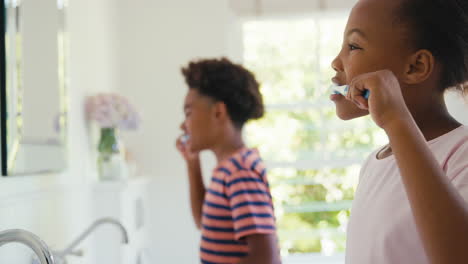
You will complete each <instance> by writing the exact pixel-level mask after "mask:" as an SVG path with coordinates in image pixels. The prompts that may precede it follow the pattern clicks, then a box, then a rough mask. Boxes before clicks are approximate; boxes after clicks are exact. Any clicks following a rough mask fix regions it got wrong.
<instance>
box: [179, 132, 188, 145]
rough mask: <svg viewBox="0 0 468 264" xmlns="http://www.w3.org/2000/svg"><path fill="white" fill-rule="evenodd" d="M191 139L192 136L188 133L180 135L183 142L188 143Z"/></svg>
mask: <svg viewBox="0 0 468 264" xmlns="http://www.w3.org/2000/svg"><path fill="white" fill-rule="evenodd" d="M189 139H190V136H189V135H187V134H184V135H182V136H181V137H180V141H182V143H183V144H186V143H187V141H188V140H189Z"/></svg>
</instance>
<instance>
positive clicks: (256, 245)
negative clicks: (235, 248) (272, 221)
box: [239, 234, 281, 264]
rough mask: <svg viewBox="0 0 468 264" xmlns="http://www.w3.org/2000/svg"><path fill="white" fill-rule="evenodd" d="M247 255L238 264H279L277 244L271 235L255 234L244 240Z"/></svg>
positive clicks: (274, 237)
mask: <svg viewBox="0 0 468 264" xmlns="http://www.w3.org/2000/svg"><path fill="white" fill-rule="evenodd" d="M245 240H246V241H247V245H248V247H249V255H248V256H247V257H246V258H244V259H242V261H241V262H240V263H239V264H280V263H281V260H280V256H279V253H278V243H277V242H276V236H275V235H273V234H255V235H250V236H247V237H246V238H245Z"/></svg>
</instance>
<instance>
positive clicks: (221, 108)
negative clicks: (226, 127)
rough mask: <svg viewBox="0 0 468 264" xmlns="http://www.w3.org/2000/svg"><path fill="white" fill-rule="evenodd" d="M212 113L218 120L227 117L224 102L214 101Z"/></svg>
mask: <svg viewBox="0 0 468 264" xmlns="http://www.w3.org/2000/svg"><path fill="white" fill-rule="evenodd" d="M214 115H215V118H216V119H218V120H226V119H229V114H228V111H227V107H226V104H225V103H224V102H216V103H215V105H214Z"/></svg>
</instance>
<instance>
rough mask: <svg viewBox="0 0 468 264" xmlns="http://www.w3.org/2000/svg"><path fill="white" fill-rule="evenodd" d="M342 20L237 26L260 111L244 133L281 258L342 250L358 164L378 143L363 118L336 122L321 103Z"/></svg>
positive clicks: (329, 108)
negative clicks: (263, 176)
mask: <svg viewBox="0 0 468 264" xmlns="http://www.w3.org/2000/svg"><path fill="white" fill-rule="evenodd" d="M345 23H346V15H345V14H343V15H333V16H321V17H317V18H314V19H277V20H261V21H247V22H245V23H244V25H243V34H244V63H245V65H246V66H247V67H248V68H249V69H251V70H252V71H253V72H254V73H255V74H256V76H257V78H258V80H259V81H260V83H261V84H262V93H263V97H264V100H265V105H266V108H267V113H266V116H265V117H264V118H263V119H261V120H259V121H255V122H251V123H249V124H248V125H247V127H246V132H245V133H246V138H247V141H248V143H249V144H250V145H253V146H257V147H258V148H259V150H260V152H261V154H262V155H263V158H264V160H265V161H266V163H267V166H268V168H269V180H270V185H271V190H272V194H273V197H274V202H275V209H276V215H277V224H278V233H279V238H280V243H281V253H282V255H283V256H284V257H285V259H290V261H286V260H285V262H286V263H309V262H310V261H311V260H312V259H313V258H315V257H317V255H324V256H337V255H338V256H340V255H342V254H343V252H344V249H345V240H346V237H345V235H346V232H345V230H346V224H347V221H348V218H349V214H350V211H349V209H350V206H351V202H352V200H353V196H354V191H355V188H356V185H357V181H358V176H359V175H358V174H359V169H360V164H361V163H362V162H363V160H364V159H365V157H366V156H367V155H368V154H369V153H370V152H371V151H372V150H373V149H374V148H376V146H377V145H382V143H383V142H384V141H385V136H384V135H383V134H382V133H381V132H379V129H378V128H377V127H376V126H375V125H373V124H372V122H371V120H370V119H369V118H361V119H356V120H353V121H348V122H344V121H341V120H340V119H338V118H337V117H336V115H335V106H334V104H333V102H331V101H330V100H329V94H330V91H329V90H328V87H329V86H330V84H331V81H330V79H331V78H332V77H333V76H334V71H333V70H332V69H331V66H330V64H331V61H332V60H333V58H335V56H336V54H338V52H339V50H340V48H341V43H342V34H343V31H344V27H345ZM288 256H290V257H289V258H288ZM294 259H296V260H297V261H293V260H294ZM330 259H331V258H330ZM301 261H305V262H301ZM324 263H335V262H324ZM336 263H340V262H336Z"/></svg>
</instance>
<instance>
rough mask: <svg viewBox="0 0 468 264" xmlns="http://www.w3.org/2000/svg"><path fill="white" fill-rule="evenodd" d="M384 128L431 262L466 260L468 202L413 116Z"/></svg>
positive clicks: (459, 261) (467, 252)
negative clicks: (441, 163)
mask: <svg viewBox="0 0 468 264" xmlns="http://www.w3.org/2000/svg"><path fill="white" fill-rule="evenodd" d="M384 129H385V131H386V133H387V134H388V136H389V139H390V144H391V147H392V150H393V153H394V155H395V158H396V160H397V163H398V167H399V169H400V173H401V177H402V180H403V183H404V186H405V189H406V192H407V195H408V199H409V201H410V205H411V208H412V212H413V215H414V218H415V221H416V225H417V228H418V231H419V234H420V236H421V238H422V241H423V245H424V248H425V251H426V254H427V255H428V257H429V259H430V262H431V263H465V262H466V261H467V259H468V250H467V247H466V246H467V245H468V205H467V203H466V202H465V201H464V199H463V197H462V196H461V195H460V194H459V192H458V190H457V189H456V188H455V187H454V186H453V185H452V183H451V182H450V181H449V179H448V178H447V176H446V175H445V172H444V171H443V170H442V168H441V167H440V165H439V162H438V161H437V160H436V158H435V156H434V155H433V153H432V152H431V150H430V149H429V147H428V145H427V142H426V140H425V138H424V136H423V135H422V133H421V132H420V130H419V128H418V127H417V125H416V123H415V122H414V120H413V119H412V118H407V119H406V120H398V121H395V122H393V123H391V124H389V125H388V126H386V127H384ZM466 158H467V159H468V157H466Z"/></svg>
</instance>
